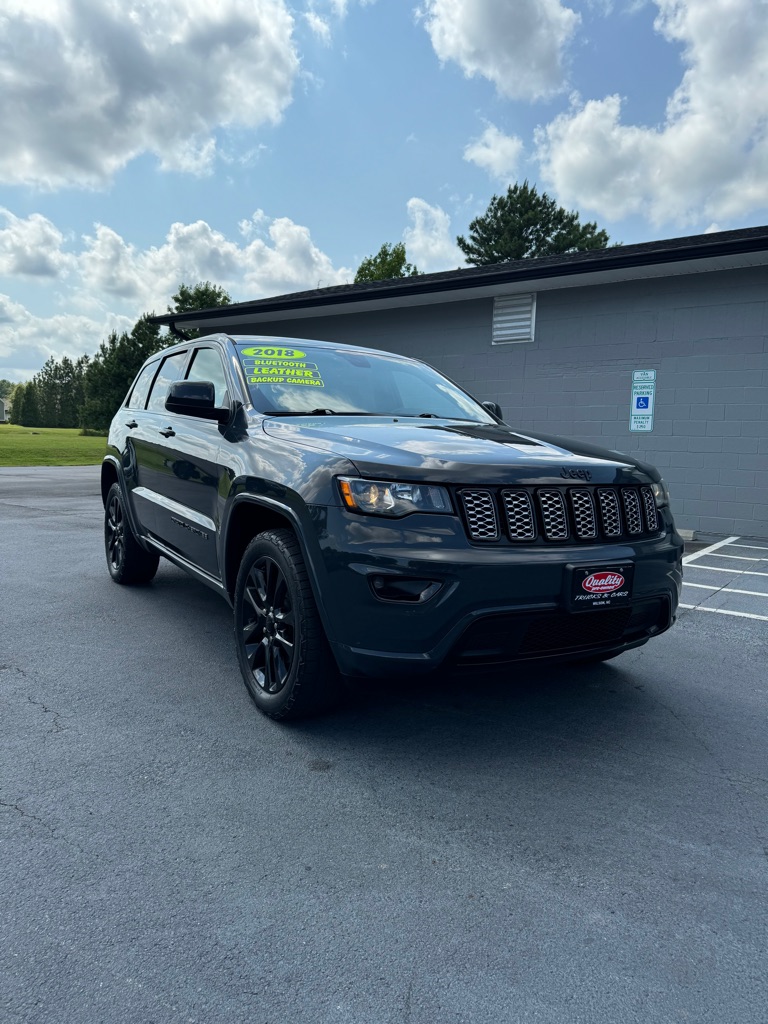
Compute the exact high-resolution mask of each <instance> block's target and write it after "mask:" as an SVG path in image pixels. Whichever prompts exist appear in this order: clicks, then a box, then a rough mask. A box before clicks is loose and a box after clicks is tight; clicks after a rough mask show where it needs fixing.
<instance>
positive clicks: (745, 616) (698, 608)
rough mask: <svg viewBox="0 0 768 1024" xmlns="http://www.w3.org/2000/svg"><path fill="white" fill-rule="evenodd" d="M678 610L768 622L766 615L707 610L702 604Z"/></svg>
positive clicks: (724, 609) (684, 605)
mask: <svg viewBox="0 0 768 1024" xmlns="http://www.w3.org/2000/svg"><path fill="white" fill-rule="evenodd" d="M678 607H679V608H688V609H690V611H693V612H712V614H713V615H736V616H738V618H740V619H760V620H761V621H762V622H768V615H755V614H754V613H753V612H730V611H728V609H727V608H707V607H706V605H703V604H680V605H678Z"/></svg>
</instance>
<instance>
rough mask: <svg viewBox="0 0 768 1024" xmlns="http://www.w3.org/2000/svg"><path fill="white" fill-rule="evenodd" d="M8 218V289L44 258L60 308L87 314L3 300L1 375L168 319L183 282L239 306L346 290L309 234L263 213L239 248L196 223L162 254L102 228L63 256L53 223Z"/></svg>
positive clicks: (4, 261)
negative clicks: (139, 322)
mask: <svg viewBox="0 0 768 1024" xmlns="http://www.w3.org/2000/svg"><path fill="white" fill-rule="evenodd" d="M5 216H6V220H8V222H9V227H8V228H7V229H6V231H9V232H11V235H8V236H4V235H3V233H2V232H0V272H2V273H3V274H4V275H5V281H6V283H10V284H11V285H12V284H13V280H14V278H17V279H22V278H26V277H28V276H29V273H30V271H29V269H28V268H29V267H35V266H37V265H38V264H39V263H40V261H42V260H44V259H45V258H46V256H48V257H49V258H50V259H51V260H52V261H53V262H52V269H53V270H54V271H56V272H57V275H58V277H59V278H60V287H61V289H62V291H61V292H60V295H59V303H60V305H61V307H62V308H63V309H64V308H65V309H67V310H82V311H84V312H82V313H73V312H64V313H61V314H58V315H56V316H53V317H39V316H36V315H35V314H33V313H32V312H30V310H28V309H27V308H25V307H24V306H22V305H20V304H19V303H18V302H16V301H15V300H13V299H11V298H10V297H9V296H7V295H6V296H0V376H8V372H7V370H6V366H7V365H13V366H16V367H25V366H27V367H28V368H29V372H30V373H31V372H33V371H34V370H37V369H39V368H40V366H42V364H43V362H45V360H46V359H47V358H48V356H49V355H55V356H56V357H57V358H60V357H61V356H62V355H69V356H78V355H82V353H83V352H88V353H92V352H94V351H95V350H96V348H97V347H98V345H99V343H100V342H101V341H102V340H103V339H104V338H105V337H106V336H107V334H108V333H109V331H111V330H113V329H117V330H125V329H126V328H130V327H131V326H132V324H133V323H134V322H135V320H136V318H137V317H138V316H139V315H140V314H141V313H144V312H147V311H154V312H157V313H163V312H165V309H166V307H167V305H168V303H169V302H170V297H171V295H172V294H173V293H174V292H175V291H176V289H177V287H178V285H179V284H180V283H181V282H182V281H183V282H185V283H186V284H189V285H193V284H196V283H197V282H198V281H212V282H213V283H214V284H217V285H220V286H222V287H224V288H226V289H227V291H229V293H230V294H231V295H232V296H233V298H234V299H235V301H240V300H241V299H258V298H263V297H265V296H267V295H276V294H281V293H283V292H292V291H302V290H307V289H313V288H317V287H318V286H322V287H328V286H330V285H334V284H343V283H344V282H346V281H350V280H352V278H353V276H354V272H353V271H352V270H350V269H349V268H345V267H341V268H336V267H335V266H334V265H333V263H332V261H331V259H330V258H329V257H328V256H327V255H326V254H325V253H324V252H322V251H321V250H320V249H318V247H317V246H316V245H315V244H314V242H313V241H312V238H311V236H310V233H309V230H308V229H307V228H306V227H303V226H302V225H300V224H295V223H294V222H293V221H292V220H290V219H289V218H287V217H279V218H277V219H274V220H271V219H270V218H268V217H267V216H266V215H265V214H264V213H263V211H261V210H257V211H256V213H254V215H253V217H251V218H250V219H248V220H243V221H241V222H240V224H239V225H238V228H239V233H240V236H241V237H240V241H233V240H232V239H229V238H227V237H226V236H225V235H224V234H223V233H222V232H220V231H217V230H215V229H214V228H212V227H211V225H210V224H207V223H206V222H205V221H202V220H199V221H196V222H194V223H191V224H182V223H176V224H173V225H171V228H170V230H169V231H168V234H167V236H166V238H165V241H164V242H163V244H162V245H160V246H157V247H152V248H149V249H146V250H138V249H137V248H136V247H135V246H133V245H131V244H130V243H129V242H126V240H125V239H123V238H122V237H121V236H120V235H119V234H117V232H115V231H114V230H112V228H110V227H107V226H106V225H103V224H99V225H96V227H95V230H94V232H93V234H92V235H88V236H85V237H84V238H83V239H82V240H81V243H80V249H79V251H77V252H69V253H67V254H64V253H63V252H62V251H61V248H60V247H61V243H62V240H63V236H62V234H61V232H60V231H58V230H57V228H56V227H55V226H54V225H53V224H52V223H51V222H50V221H46V220H45V218H42V217H39V215H33V216H32V217H30V218H28V220H27V221H21V220H19V219H17V218H14V217H13V215H11V214H9V213H8V212H7V211H6V214H5ZM30 225H31V227H30ZM41 225H42V227H41ZM14 231H15V232H16V233H15V234H13V232H14ZM25 231H26V235H25V234H24V232H25ZM22 236H23V237H24V238H25V239H26V243H27V244H26V247H25V248H23V249H19V251H18V252H16V250H14V248H13V245H12V244H11V242H12V241H13V240H14V239H15V238H17V237H22ZM6 243H7V244H6ZM6 286H7V284H6ZM25 372H27V371H25ZM27 375H29V373H28V374H27Z"/></svg>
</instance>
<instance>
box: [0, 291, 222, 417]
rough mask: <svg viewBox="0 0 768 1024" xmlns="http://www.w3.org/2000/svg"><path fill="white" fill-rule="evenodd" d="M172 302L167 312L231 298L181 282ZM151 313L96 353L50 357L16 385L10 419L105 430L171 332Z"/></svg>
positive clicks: (112, 337) (219, 303) (113, 334)
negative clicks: (143, 367)
mask: <svg viewBox="0 0 768 1024" xmlns="http://www.w3.org/2000/svg"><path fill="white" fill-rule="evenodd" d="M172 301H173V303H174V304H173V306H168V312H169V313H186V312H189V311H190V310H195V309H210V308H212V307H214V306H227V305H229V303H230V302H231V301H232V300H231V298H230V296H229V295H228V294H227V292H226V291H224V289H223V288H219V287H218V285H213V284H211V282H210V281H205V282H201V283H200V284H197V285H195V286H194V287H189V286H188V285H185V284H181V285H180V286H179V290H178V292H177V293H176V294H175V295H174V296H172ZM153 315H154V314H153V313H145V314H143V315H142V316H141V317H139V319H138V320H137V321H136V323H135V324H134V326H133V327H132V329H131V330H130V331H123V332H122V333H120V334H118V333H117V331H112V332H111V334H110V335H109V337H108V338H107V339H106V341H103V342H102V343H101V345H100V346H99V350H98V351H97V352H96V354H95V355H94V356H90V357H89V356H87V355H83V356H80V358H79V359H76V360H74V361H73V360H71V359H70V358H69V357H68V356H63V357H62V358H61V359H60V360H57V359H55V358H54V357H53V356H51V357H50V358H49V359H48V360H47V361H46V363H45V365H44V366H43V368H42V369H41V370H38V372H37V373H36V374H35V375H34V376H33V377H32V379H31V380H30V381H29V382H28V383H26V384H17V385H15V387H14V388H13V391H12V392H11V394H10V399H11V415H10V420H11V423H17V424H19V425H20V426H23V427H80V428H81V429H82V430H84V431H92V432H94V433H106V431H107V430H108V429H109V424H110V422H111V420H112V417H113V416H114V414H115V410H116V409H117V408H118V407H119V406H120V403H121V402H122V401H123V399H124V398H125V396H126V394H127V392H128V388H129V387H130V386H131V383H132V382H133V379H134V378H135V376H136V374H137V373H138V372H139V369H140V368H141V365H142V363H143V362H144V360H145V359H147V358H148V357H149V356H151V355H152V354H153V353H154V352H157V351H159V350H160V349H161V348H165V346H166V345H168V341H169V339H168V336H167V335H165V334H163V333H161V328H160V327H159V326H158V325H157V324H153V323H150V317H151V316H153ZM188 333H190V334H191V333H193V332H188ZM4 383H9V384H10V382H4Z"/></svg>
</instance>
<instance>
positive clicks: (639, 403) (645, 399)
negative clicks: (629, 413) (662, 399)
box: [635, 395, 651, 409]
mask: <svg viewBox="0 0 768 1024" xmlns="http://www.w3.org/2000/svg"><path fill="white" fill-rule="evenodd" d="M650 401H651V400H650V398H649V396H648V395H637V396H636V397H635V408H636V409H647V408H648V407H649V404H650Z"/></svg>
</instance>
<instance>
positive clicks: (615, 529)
mask: <svg viewBox="0 0 768 1024" xmlns="http://www.w3.org/2000/svg"><path fill="white" fill-rule="evenodd" d="M597 501H598V504H599V506H600V519H601V520H602V527H603V533H604V534H605V536H606V537H620V536H621V513H620V512H619V496H618V495H617V494H616V491H614V490H612V489H609V488H607V487H598V489H597Z"/></svg>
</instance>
